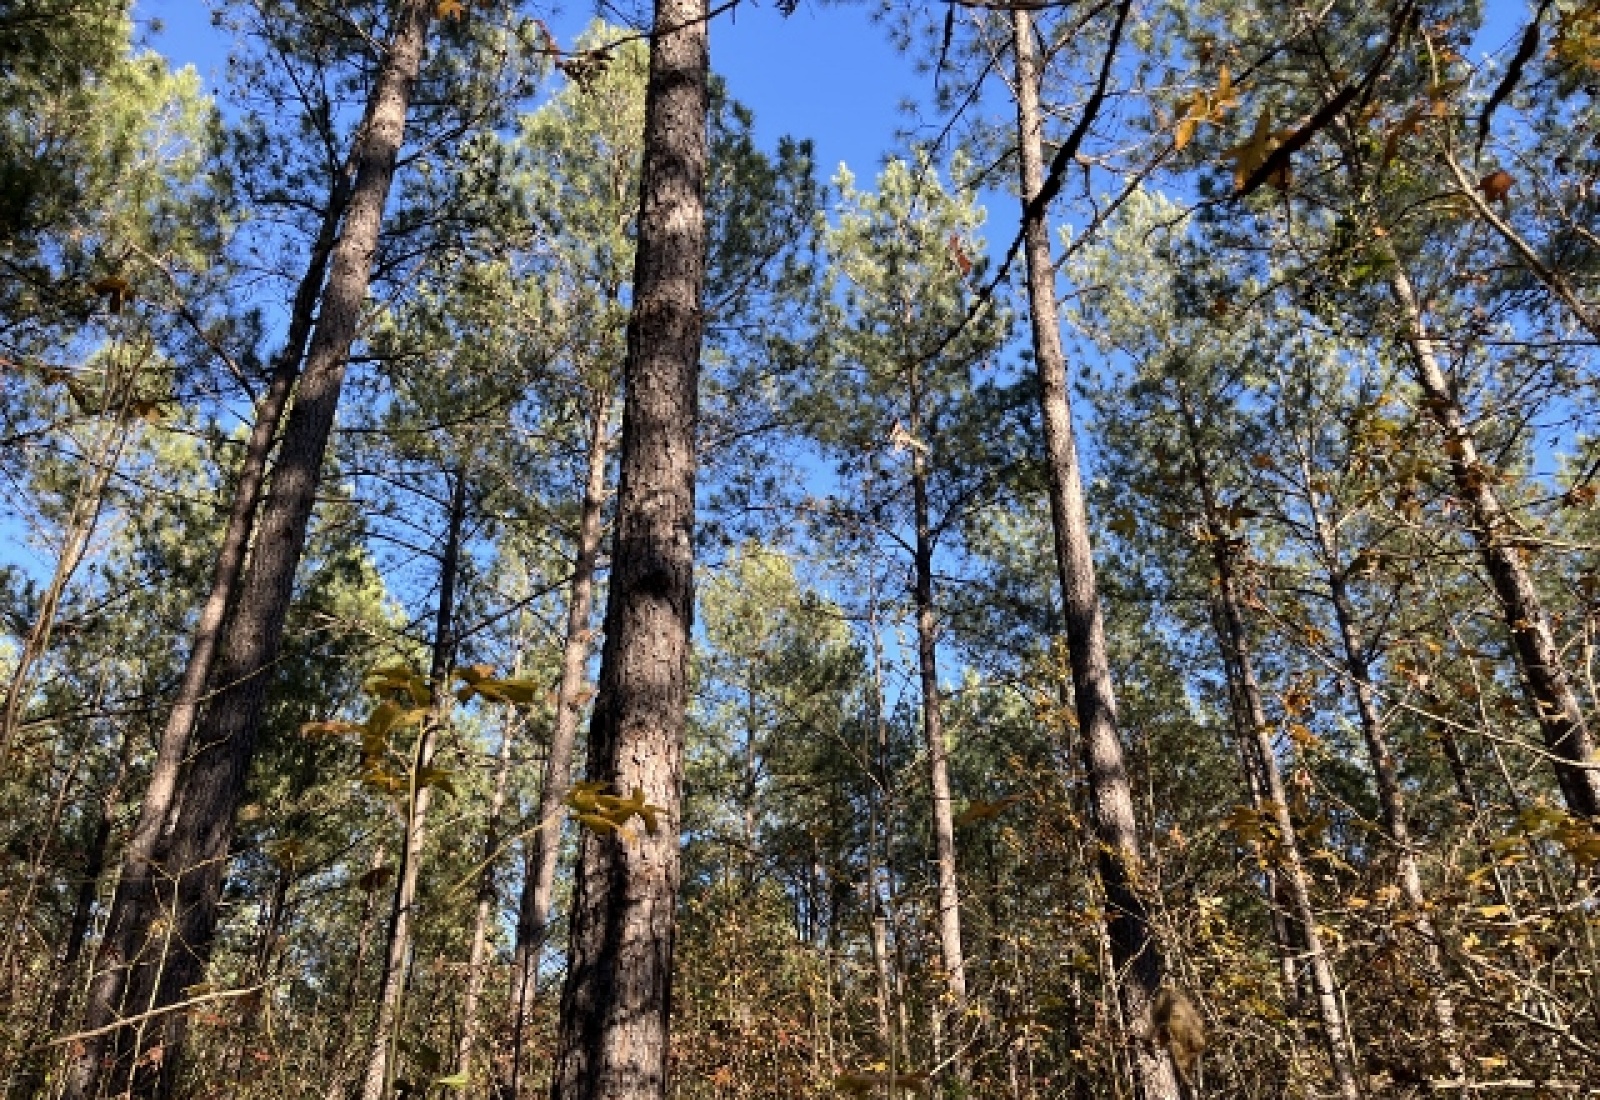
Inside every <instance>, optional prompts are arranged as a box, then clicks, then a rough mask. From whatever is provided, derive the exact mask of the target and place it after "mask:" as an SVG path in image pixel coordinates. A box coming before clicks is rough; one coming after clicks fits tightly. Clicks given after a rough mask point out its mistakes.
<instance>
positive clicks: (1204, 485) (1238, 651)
mask: <svg viewBox="0 0 1600 1100" xmlns="http://www.w3.org/2000/svg"><path fill="white" fill-rule="evenodd" d="M1179 403H1180V405H1181V412H1182V414H1183V417H1184V421H1185V425H1186V427H1187V429H1188V434H1189V443H1190V449H1191V456H1190V457H1191V459H1192V461H1193V467H1192V473H1193V476H1194V480H1195V488H1196V489H1197V490H1198V491H1199V493H1200V498H1201V505H1202V507H1203V508H1204V510H1205V522H1206V528H1207V532H1208V535H1209V537H1210V545H1211V548H1212V563H1213V566H1214V567H1215V569H1216V573H1217V605H1218V607H1219V608H1220V610H1221V611H1222V623H1223V627H1224V629H1225V639H1226V645H1227V648H1228V650H1229V653H1228V656H1229V659H1230V663H1231V665H1232V667H1233V669H1234V671H1235V672H1236V674H1237V675H1238V677H1239V685H1238V687H1239V695H1240V699H1241V700H1242V702H1243V704H1244V705H1243V717H1244V719H1245V722H1246V729H1245V731H1244V732H1245V735H1246V739H1247V741H1248V742H1250V743H1251V746H1250V747H1251V748H1252V749H1253V750H1254V751H1253V753H1252V755H1253V757H1254V759H1253V761H1252V762H1253V763H1254V765H1255V766H1256V767H1257V768H1258V769H1259V773H1258V774H1259V776H1260V782H1261V789H1262V793H1263V795H1264V796H1265V799H1264V802H1265V805H1264V807H1263V809H1264V811H1265V816H1266V817H1268V818H1269V819H1270V820H1271V822H1272V824H1273V827H1274V829H1275V831H1276V833H1277V837H1276V838H1275V847H1276V850H1277V856H1278V859H1279V860H1280V862H1281V864H1282V866H1281V868H1280V870H1281V878H1280V881H1281V883H1282V885H1283V887H1284V889H1285V890H1286V892H1287V893H1288V895H1289V902H1290V905H1291V907H1292V908H1293V911H1294V915H1295V918H1296V920H1297V922H1298V923H1299V925H1300V928H1299V933H1300V937H1301V939H1302V941H1303V942H1304V944H1305V956H1306V965H1307V967H1308V968H1309V969H1310V971H1311V988H1312V993H1313V994H1314V996H1315V999H1316V1002H1317V1016H1318V1019H1319V1020H1320V1021H1321V1023H1322V1033H1323V1039H1324V1041H1325V1044H1326V1047H1327V1054H1328V1064H1329V1066H1330V1068H1331V1069H1332V1071H1333V1080H1334V1086H1335V1088H1336V1089H1337V1090H1338V1093H1339V1095H1340V1096H1341V1097H1344V1098H1345V1100H1356V1098H1357V1097H1359V1096H1360V1095H1361V1090H1360V1084H1359V1083H1358V1081H1357V1079H1356V1071H1355V1067H1354V1065H1353V1064H1352V1063H1351V1058H1350V1050H1351V1040H1350V1029H1349V1025H1348V1023H1347V1022H1346V1020H1345V1017H1344V1007H1343V1005H1342V1004H1341V1003H1340V1000H1339V988H1338V983H1337V981H1336V979H1335V977H1334V973H1333V965H1332V963H1331V962H1330V961H1329V959H1328V952H1327V948H1326V947H1325V946H1324V945H1323V942H1322V933H1321V931H1320V930H1319V927H1318V924H1317V912H1316V907H1315V905H1314V903H1313V901H1312V898H1311V884H1310V875H1309V873H1308V872H1307V871H1306V867H1305V861H1304V859H1303V857H1302V856H1301V853H1300V841H1299V838H1298V836H1297V834H1296V833H1295V828H1294V820H1293V818H1292V817H1291V816H1290V814H1289V797H1288V792H1287V790H1286V789H1285V787H1284V784H1283V772H1282V770H1281V769H1280V768H1279V767H1278V757H1277V754H1276V752H1275V751H1274V749H1273V745H1272V732H1271V727H1270V723H1269V722H1268V721H1267V712H1266V707H1265V705H1264V704H1263V703H1262V700H1261V685H1260V683H1259V682H1258V681H1257V679H1256V674H1255V666H1254V662H1253V659H1252V656H1251V649H1250V636H1249V629H1248V627H1247V626H1246V625H1245V621H1244V611H1243V609H1242V608H1241V606H1240V598H1239V590H1238V582H1237V580H1236V578H1235V576H1234V568H1233V555H1232V550H1231V549H1230V548H1229V538H1230V536H1229V534H1228V531H1227V529H1226V527H1225V526H1224V525H1223V523H1222V522H1221V521H1220V519H1219V518H1218V513H1219V511H1220V509H1219V507H1218V503H1217V499H1216V493H1215V489H1214V487H1213V485H1212V483H1211V475H1210V470H1209V468H1208V465H1207V463H1206V460H1205V454H1204V452H1203V451H1202V449H1201V442H1200V427H1199V424H1198V422H1197V421H1196V420H1195V417H1194V411H1193V409H1192V408H1191V407H1190V406H1189V403H1188V400H1187V398H1184V397H1181V396H1180V398H1179Z"/></svg>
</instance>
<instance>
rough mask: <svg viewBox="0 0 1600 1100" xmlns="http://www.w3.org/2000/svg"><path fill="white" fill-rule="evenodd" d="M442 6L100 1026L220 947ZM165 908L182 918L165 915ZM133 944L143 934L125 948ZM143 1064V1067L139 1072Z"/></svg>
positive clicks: (410, 42) (80, 1073)
mask: <svg viewBox="0 0 1600 1100" xmlns="http://www.w3.org/2000/svg"><path fill="white" fill-rule="evenodd" d="M433 12H434V4H433V3H431V2H430V0H397V3H396V5H395V8H394V22H393V25H392V32H391V35H390V39H389V41H388V43H387V49H386V50H385V52H384V56H383V59H382V63H381V65H380V67H379V70H378V72H377V75H376V78H375V81H374V85H373V90H372V96H371V99H370V100H369V102H368V105H367V112H366V116H365V118H364V120H363V122H362V125H361V128H360V131H359V135H360V136H359V138H358V142H359V145H358V149H357V152H356V155H354V156H353V157H352V158H351V159H352V161H353V162H354V164H355V165H356V176H355V180H354V182H353V184H352V186H351V190H350V199H349V204H348V206H347V208H346V212H345V217H344V222H343V225H342V227H341V229H340V232H339V236H338V241H337V243H336V244H335V245H334V247H333V251H332V253H331V255H330V258H329V275H328V283H327V288H326V290H325V292H324V293H323V295H322V299H321V307H320V310H319V313H318V316H317V321H316V325H315V327H314V331H313V333H312V336H311V343H310V348H309V350H308V352H307V356H306V364H305V370H304V372H303V373H302V375H301V378H300V382H299V387H298V391H297V393H296V395H295V401H294V407H293V410H292V411H291V412H290V414H289V419H288V422H287V425H286V427H285V429H284V437H283V443H282V446H281V447H280V451H279V456H278V462H277V465H276V467H275V468H274V470H273V472H272V478H271V493H270V495H269V496H268V498H267V500H266V502H265V504H264V506H263V508H262V513H261V518H260V526H259V530H258V532H257V535H256V539H255V548H254V551H253V556H252V560H251V563H250V567H249V571H248V573H247V574H246V575H245V577H244V579H243V582H242V587H241V589H240V593H239V597H238V601H237V606H236V607H235V608H234V610H233V613H232V616H231V618H230V620H229V623H228V626H227V628H226V631H225V637H224V639H223V642H222V644H221V646H220V650H219V653H218V659H217V667H216V671H215V675H214V677H213V680H212V682H213V684H214V685H215V686H214V691H215V695H214V697H213V698H212V700H211V703H210V705H209V706H208V707H207V709H206V712H205V715H204V716H203V718H202V720H201V722H200V725H199V727H198V728H197V730H196V735H195V738H194V741H195V744H194V745H192V746H191V751H190V753H189V754H188V756H189V759H190V765H189V771H188V773H187V775H186V776H185V778H184V780H183V783H182V789H181V791H180V793H179V794H178V795H177V796H175V797H176V803H177V804H176V806H175V808H174V810H173V811H171V812H172V813H173V815H174V816H173V817H172V818H171V820H172V825H171V827H170V829H169V831H168V832H167V834H166V836H165V837H164V838H163V840H162V841H161V843H160V844H159V845H158V847H157V850H156V851H155V852H154V853H153V855H152V861H154V862H157V863H159V864H160V865H161V867H162V871H163V874H162V876H161V878H162V885H161V887H160V891H161V893H162V895H163V896H162V897H161V898H158V899H156V900H155V901H154V902H153V903H152V904H150V905H146V906H143V907H142V910H141V911H140V912H139V913H137V914H133V915H134V916H137V918H138V920H137V922H136V923H134V924H133V925H132V926H131V927H129V928H128V929H127V930H126V931H123V930H122V929H120V928H119V929H118V930H117V932H116V934H115V935H113V936H109V937H108V938H107V939H106V940H105V941H104V944H103V947H102V952H101V956H102V957H101V959H100V960H99V969H100V971H101V975H102V979H100V980H97V982H96V985H95V987H94V988H93V989H92V990H91V997H90V1006H89V1012H88V1020H87V1023H88V1025H89V1028H90V1029H94V1028H99V1027H104V1026H106V1025H109V1024H111V1023H112V1022H113V1021H114V1020H115V1019H116V1016H117V1014H118V1013H119V1012H123V1011H132V1012H138V1011H146V1010H152V1009H159V1008H162V1007H165V1006H168V1005H175V1004H178V1003H179V1002H180V1001H182V999H183V990H184V989H186V988H188V987H190V986H192V985H194V984H196V983H197V982H199V981H200V978H201V976H202V974H203V972H204V969H205V964H206V960H207V958H208V957H209V955H210V950H211V941H212V936H213V933H214V932H215V929H216V922H217V904H218V901H219V900H220V895H221V887H222V880H223V876H224V873H225V870H226V864H227V856H228V847H229V844H230V842H231V840H232V836H233V816H234V812H235V810H236V809H237V807H238V804H239V800H240V798H241V797H242V794H243V791H244V785H245V780H246V777H247V775H248V771H249V765H250V760H251V758H252V757H253V755H254V752H255V742H256V737H257V734H258V733H259V731H260V725H261V714H262V711H263V708H264V706H265V703H266V692H267V687H268V682H269V680H270V673H271V670H272V668H273V666H274V662H275V661H276V659H277V656H278V652H279V649H280V645H281V642H282V638H283V628H284V623H285V621H286V619H287V617H288V612H289V603H290V597H291V595H292V592H293V588H294V577H295V571H296V569H297V567H298V566H299V563H300V557H301V555H302V553H303V552H304V549H305V540H306V532H307V529H308V527H309V524H310V520H311V512H312V508H313V506H314V504H315V502H316V490H317V486H318V484H319V483H320V480H321V476H322V466H323V458H324V456H325V454H326V451H327V444H328V439H329V436H330V435H331V433H332V430H333V423H334V417H335V414H336V412H337V409H338V404H339V393H340V389H341V388H342V386H343V384H344V375H345V368H346V366H347V365H348V359H349V352H350V345H351V343H352V342H353V341H354V340H355V336H356V329H357V325H358V323H359V321H360V318H361V313H362V310H363V309H364V307H365V304H366V299H367V288H368V286H369V284H370V282H371V277H372V261H373V257H374V255H375V254H376V252H377V247H378V238H379V234H380V231H381V228H382V224H383V210H384V206H385V204H386V203H387V201H388V197H389V190H390V184H391V183H392V181H393V179H394V173H395V166H396V163H397V161H398V158H399V152H400V146H401V143H402V141H403V138H404V135H405V126H406V115H407V112H408V109H409V106H410V101H411V92H412V88H413V86H414V84H415V82H416V79H417V74H418V72H419V70H420V67H421V62H422V54H423V46H424V41H425V38H426V34H427V27H428V24H429V21H430V19H431V17H432V15H433ZM159 914H165V915H166V916H167V917H169V918H170V919H169V920H166V921H160V922H158V920H157V917H158V915H159ZM113 920H114V923H115V916H114V918H113ZM158 923H159V924H160V925H161V926H162V930H161V932H160V933H159V934H157V933H156V929H157V926H158ZM126 944H132V945H134V946H133V947H132V948H131V950H130V949H125V948H124V945H126ZM130 969H131V973H129V971H130ZM124 990H126V992H124ZM183 1023H184V1021H183V1016H182V1014H181V1013H173V1014H169V1015H168V1016H166V1017H162V1018H161V1026H159V1027H155V1028H150V1027H143V1028H141V1029H140V1030H139V1032H138V1035H140V1036H143V1037H144V1038H143V1039H139V1038H137V1037H136V1036H134V1035H130V1034H129V1033H128V1031H127V1030H126V1029H118V1030H116V1031H114V1032H111V1033H109V1034H108V1035H106V1036H101V1037H98V1038H96V1039H93V1040H88V1041H85V1042H84V1043H83V1044H82V1047H81V1048H79V1053H78V1055H77V1056H76V1057H75V1058H74V1060H73V1067H72V1071H71V1072H70V1074H69V1079H68V1082H67V1086H66V1096H67V1097H68V1100H87V1098H88V1097H92V1096H95V1095H97V1094H98V1093H99V1092H100V1089H101V1084H102V1080H103V1074H104V1069H105V1063H106V1059H105V1052H106V1050H107V1046H108V1041H109V1042H110V1043H111V1044H114V1045H115V1046H116V1048H117V1051H118V1057H117V1059H116V1065H117V1070H116V1074H115V1079H116V1083H115V1085H114V1087H115V1088H116V1089H117V1090H118V1091H121V1090H122V1088H123V1087H125V1086H124V1084H123V1082H125V1081H127V1080H128V1079H129V1078H130V1077H132V1078H133V1085H134V1089H135V1091H136V1092H138V1093H140V1094H149V1093H158V1092H159V1093H164V1092H167V1091H170V1089H171V1087H172V1084H173V1083H174V1081H175V1077H176V1068H177V1063H178V1058H177V1052H178V1048H179V1047H180V1045H181V1042H182V1037H183ZM154 1046H159V1047H160V1048H161V1050H162V1055H161V1056H160V1057H159V1058H157V1059H154V1060H152V1059H150V1058H148V1057H146V1052H147V1051H148V1050H149V1049H151V1048H152V1047H154ZM136 1063H137V1064H138V1065H139V1066H140V1067H141V1071H140V1072H139V1073H137V1074H133V1073H132V1069H133V1067H134V1065H135V1064H136Z"/></svg>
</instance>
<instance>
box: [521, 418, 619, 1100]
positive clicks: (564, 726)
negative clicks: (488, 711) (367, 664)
mask: <svg viewBox="0 0 1600 1100" xmlns="http://www.w3.org/2000/svg"><path fill="white" fill-rule="evenodd" d="M611 402H612V393H611V390H610V388H609V387H604V388H603V389H602V392H600V393H597V394H596V395H595V406H594V409H593V410H592V411H591V413H590V416H591V421H590V429H589V454H588V464H589V468H588V478H587V480H586V481H585V482H584V489H583V510H582V512H581V514H580V516H579V521H578V544H577V547H576V553H575V554H574V555H573V562H572V582H571V587H570V589H569V590H568V596H567V627H566V639H565V641H564V642H563V647H562V651H561V680H560V682H559V683H558V684H557V685H556V713H555V724H554V727H553V728H552V730H551V731H550V752H549V754H548V755H547V756H546V757H545V765H544V781H543V783H542V784H541V785H540V788H539V810H538V815H537V816H536V817H535V819H534V821H535V823H536V825H537V829H536V831H535V832H534V834H533V853H532V856H531V857H530V859H529V861H528V873H527V875H526V876H525V877H524V879H523V884H522V898H521V900H520V903H519V905H518V906H517V945H516V951H515V954H514V956H513V958H512V969H511V1096H512V1097H513V1100H515V1098H516V1096H517V1094H518V1093H517V1086H518V1084H519V1082H520V1081H521V1068H522V1043H523V1039H524V1037H525V1035H526V1033H527V1029H528V1025H529V1023H530V1020H529V1018H528V1017H529V1013H530V1010H531V1008H532V1005H533V1003H534V1001H535V1000H536V998H537V994H538V986H539V958H540V956H541V955H543V953H544V945H545V938H546V937H547V936H548V934H549V928H550V903H551V898H552V895H553V894H554V893H555V883H556V861H557V859H558V858H559V857H560V855H561V825H562V822H563V821H565V820H566V802H565V799H566V797H567V791H568V789H569V788H570V786H571V784H572V749H573V744H574V742H575V741H576V740H577V735H578V719H579V718H580V716H581V715H582V713H583V704H584V700H583V691H584V688H585V687H586V686H587V681H588V676H587V666H588V664H589V646H590V642H591V640H592V638H593V632H592V631H591V630H590V626H589V622H590V618H591V614H592V611H591V608H592V604H593V601H594V574H595V563H596V561H597V560H598V558H599V556H600V534H601V518H602V513H603V512H604V510H605V499H606V465H607V462H608V460H609V458H610V455H611V438H610V432H611Z"/></svg>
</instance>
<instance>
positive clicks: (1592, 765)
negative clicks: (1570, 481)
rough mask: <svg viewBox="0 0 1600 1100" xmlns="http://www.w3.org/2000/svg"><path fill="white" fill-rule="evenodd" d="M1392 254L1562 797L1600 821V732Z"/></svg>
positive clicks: (1412, 338) (1400, 296) (1404, 313)
mask: <svg viewBox="0 0 1600 1100" xmlns="http://www.w3.org/2000/svg"><path fill="white" fill-rule="evenodd" d="M1389 259H1390V260H1391V262H1392V263H1393V264H1394V271H1393V274H1392V275H1391V276H1390V280H1389V286H1390V289H1391V290H1392V291H1393V293H1394V299H1395V301H1396V303H1397V304H1398V305H1399V306H1400V312H1401V317H1402V321H1403V324H1404V326H1405V327H1404V337H1405V342H1406V345H1407V347H1408V348H1409V349H1410V351H1411V357H1412V362H1413V365H1414V366H1415V367H1416V372H1417V385H1418V386H1419V387H1420V388H1421V390H1422V396H1423V399H1424V404H1425V405H1426V407H1427V410H1428V413H1429V415H1431V416H1432V417H1433V421H1434V423H1435V424H1436V425H1438V428H1439V431H1440V432H1441V433H1442V434H1443V435H1444V447H1445V453H1446V455H1447V457H1448V458H1449V461H1450V473H1451V476H1452V477H1453V479H1454V480H1455V484H1456V491H1457V493H1458V494H1459V495H1460V497H1461V500H1462V501H1463V503H1465V504H1466V506H1467V509H1468V513H1469V515H1470V516H1471V518H1472V538H1473V541H1474V542H1475V543H1476V544H1477V547H1478V553H1479V555H1480V556H1481V557H1482V559H1483V565H1484V569H1485V570H1486V571H1487V572H1488V574H1489V582H1490V584H1491V586H1492V587H1493V588H1494V593H1495V596H1496V598H1497V599H1498V601H1499V603H1500V609H1501V612H1502V614H1503V616H1504V618H1505V622H1506V629H1507V630H1508V631H1509V632H1510V634H1511V641H1512V645H1513V648H1514V649H1515V650H1516V654H1517V666H1518V669H1519V670H1520V672H1521V674H1522V687H1523V693H1524V694H1525V695H1526V696H1527V699H1528V705H1529V707H1530V708H1532V710H1533V713H1534V717H1535V719H1536V720H1537V721H1538V723H1539V731H1540V733H1541V734H1542V735H1543V737H1544V745H1545V748H1546V749H1547V750H1548V751H1549V753H1550V755H1551V757H1552V761H1551V762H1552V764H1553V765H1554V767H1555V772H1556V782H1557V784H1558V785H1559V786H1560V788H1561V796H1562V798H1563V799H1564V800H1565V801H1566V804H1567V809H1568V810H1570V811H1571V812H1572V813H1574V814H1576V815H1578V816H1580V817H1587V818H1591V819H1600V761H1597V760H1596V757H1595V744H1594V738H1593V736H1592V735H1591V734H1590V732H1589V729H1588V727H1587V726H1586V725H1585V723H1584V716H1583V705H1582V703H1581V702H1580V700H1579V699H1578V694H1577V692H1576V691H1575V690H1573V687H1572V681H1571V679H1570V677H1569V676H1568V674H1567V670H1566V666H1565V665H1564V664H1563V662H1562V660H1561V650H1560V648H1559V647H1558V646H1557V645H1556V639H1555V631H1554V630H1553V629H1552V628H1551V625H1550V616H1549V615H1548V614H1547V613H1546V611H1545V609H1544V604H1543V602H1542V601H1541V600H1540V599H1539V592H1538V589H1537V588H1535V587H1534V583H1533V575H1532V573H1531V572H1530V571H1529V569H1528V566H1527V563H1526V561H1525V560H1524V559H1523V556H1522V551H1521V548H1520V547H1518V545H1517V540H1516V526H1517V525H1516V521H1515V520H1514V519H1513V518H1512V517H1511V516H1510V515H1509V514H1508V513H1507V512H1506V510H1505V506H1504V505H1502V504H1501V503H1500V497H1499V495H1498V494H1497V493H1496V492H1495V491H1494V481H1495V473H1494V471H1493V470H1492V469H1490V468H1489V467H1488V466H1487V465H1486V464H1485V463H1484V462H1483V461H1482V460H1481V459H1480V458H1479V457H1478V447H1477V442H1476V440H1475V439H1474V438H1473V433H1472V429H1471V427H1470V426H1469V425H1468V424H1467V418H1466V415H1465V413H1464V412H1463V410H1462V407H1461V402H1460V400H1459V399H1458V398H1457V397H1456V392H1455V388H1454V387H1453V386H1452V385H1451V384H1450V380H1449V378H1448V377H1447V376H1446V375H1445V372H1444V368H1443V366H1442V365H1441V364H1440V362H1439V356H1438V352H1437V350H1436V348H1435V346H1434V343H1433V340H1432V338H1431V337H1429V335H1428V328H1427V322H1426V321H1425V320H1424V319H1423V315H1422V306H1421V304H1420V303H1419V302H1418V301H1417V295H1416V291H1415V290H1414V289H1413V288H1412V286H1411V280H1410V278H1409V277H1408V276H1407V275H1406V272H1405V269H1404V268H1403V267H1401V266H1400V263H1399V260H1398V257H1397V256H1395V254H1394V253H1393V251H1392V250H1391V252H1390V254H1389Z"/></svg>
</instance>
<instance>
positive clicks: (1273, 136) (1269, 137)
mask: <svg viewBox="0 0 1600 1100" xmlns="http://www.w3.org/2000/svg"><path fill="white" fill-rule="evenodd" d="M1292 133H1294V131H1292V130H1280V131H1274V130H1273V128H1272V113H1271V111H1269V110H1268V109H1267V108H1265V107H1263V108H1262V109H1261V116H1260V117H1259V118H1258V119H1257V120H1256V128H1255V129H1254V130H1253V131H1251V134H1250V138H1249V140H1248V141H1245V142H1243V143H1241V144H1239V145H1235V146H1233V147H1232V148H1231V149H1226V150H1224V151H1223V154H1222V155H1223V158H1224V159H1226V160H1230V161H1232V162H1233V189H1234V190H1235V191H1243V190H1244V187H1245V184H1246V183H1247V182H1249V180H1250V177H1251V176H1253V175H1255V173H1256V170H1257V169H1258V168H1260V167H1261V166H1262V165H1263V164H1265V163H1266V162H1267V158H1268V157H1270V156H1271V155H1272V151H1273V150H1274V149H1276V148H1277V147H1278V145H1279V143H1280V142H1282V141H1283V139H1284V138H1285V137H1287V136H1289V135H1290V134H1292ZM1267 182H1268V183H1270V184H1271V185H1272V186H1274V187H1276V188H1278V189H1279V190H1280V191H1281V190H1283V189H1284V188H1286V187H1288V186H1289V166H1288V165H1287V164H1285V165H1283V166H1282V167H1280V168H1278V169H1277V170H1276V171H1274V172H1273V173H1272V174H1271V175H1270V176H1268V177H1267Z"/></svg>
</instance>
